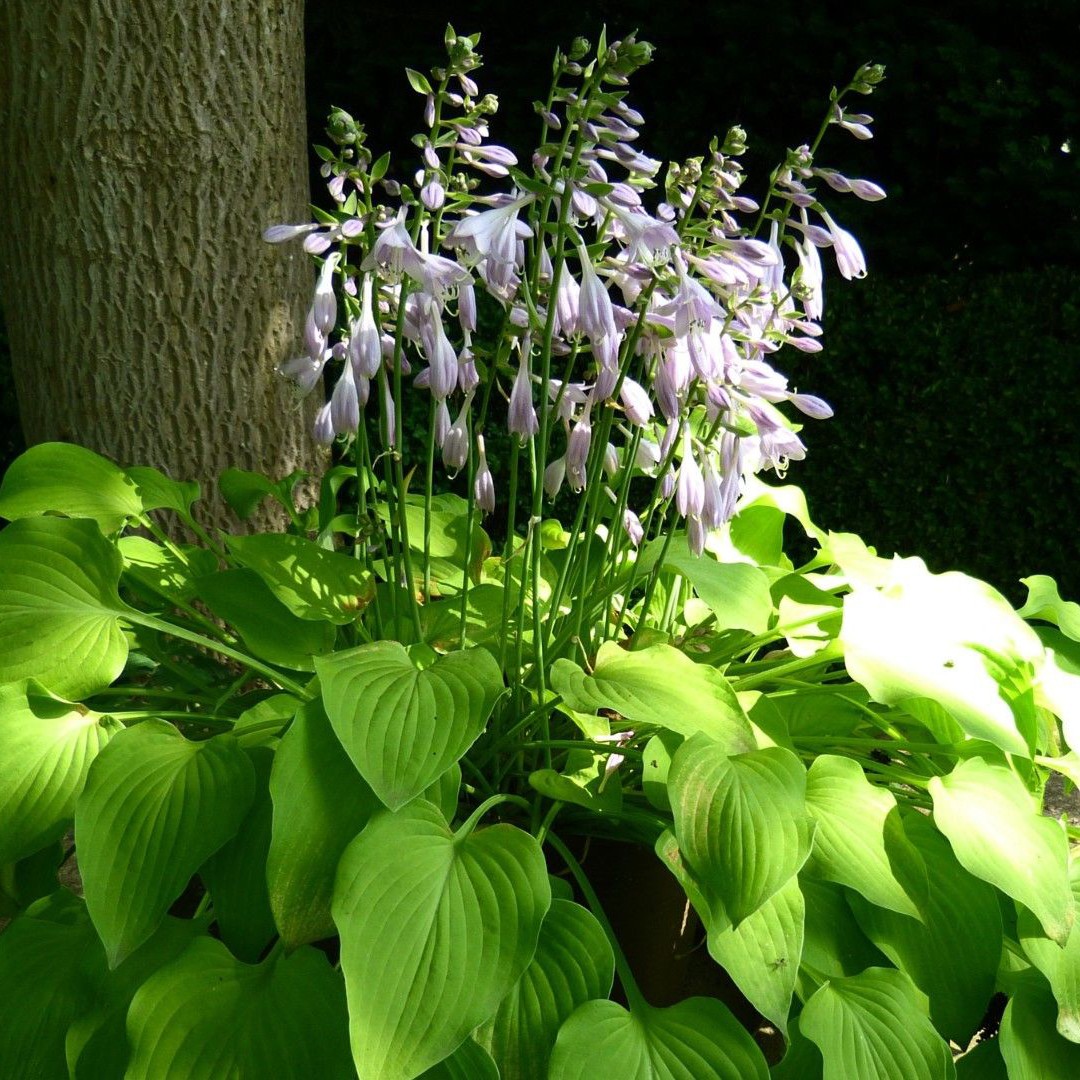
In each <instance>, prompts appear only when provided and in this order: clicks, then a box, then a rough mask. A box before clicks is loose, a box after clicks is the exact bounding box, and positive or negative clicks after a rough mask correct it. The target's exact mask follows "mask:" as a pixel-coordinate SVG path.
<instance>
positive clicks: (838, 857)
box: [806, 754, 921, 919]
mask: <svg viewBox="0 0 1080 1080" xmlns="http://www.w3.org/2000/svg"><path fill="white" fill-rule="evenodd" d="M806 808H807V810H808V811H809V812H810V816H811V817H812V818H813V819H814V820H815V821H816V822H817V832H816V833H815V835H814V849H813V851H812V852H811V855H810V862H809V864H808V869H809V870H810V872H811V873H815V874H817V875H819V876H820V877H823V878H824V879H825V880H826V881H835V882H836V883H837V884H839V885H847V886H848V887H849V888H851V889H854V890H855V891H856V892H857V893H861V894H862V895H863V896H865V897H866V898H867V900H869V901H870V902H871V903H872V904H877V905H879V906H880V907H884V908H889V909H890V910H892V911H898V912H900V913H901V914H904V915H910V916H912V917H913V918H916V919H919V918H921V916H920V914H919V909H918V907H917V905H916V903H915V900H914V899H913V898H912V897H911V896H909V895H908V893H907V892H906V891H905V890H904V887H903V886H902V885H901V884H900V881H898V880H897V876H896V872H895V870H894V864H896V863H897V862H898V861H901V860H902V861H904V862H906V863H909V864H912V865H913V867H917V865H918V863H919V861H920V860H919V856H918V854H917V853H916V852H915V851H913V850H912V848H911V844H910V843H909V842H908V840H907V837H906V836H905V835H904V827H903V825H902V824H901V823H900V812H899V809H898V808H897V805H896V799H895V798H894V796H893V795H892V793H891V792H890V791H887V790H886V789H884V788H880V787H877V786H876V785H874V784H871V783H870V781H869V780H867V778H866V774H865V773H864V772H863V770H862V767H861V766H860V765H859V764H858V763H857V762H855V761H852V759H851V758H845V757H837V756H836V755H833V754H822V755H820V756H819V757H817V758H815V759H814V763H813V765H811V766H810V770H809V773H808V774H807V778H806Z"/></svg>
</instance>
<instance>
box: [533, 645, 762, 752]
mask: <svg viewBox="0 0 1080 1080" xmlns="http://www.w3.org/2000/svg"><path fill="white" fill-rule="evenodd" d="M550 682H551V686H552V688H553V689H554V690H555V692H556V693H558V694H560V695H561V696H562V699H563V702H564V704H565V705H566V706H567V708H569V709H575V710H577V711H579V712H596V711H597V710H598V709H614V710H615V711H616V712H618V713H621V714H622V716H624V717H625V718H626V720H627V721H628V722H629V723H632V724H655V725H656V726H657V727H662V728H666V729H667V730H669V731H674V732H677V733H678V734H680V735H686V736H690V735H695V734H697V733H698V732H703V733H704V734H706V735H708V736H710V737H711V738H712V739H713V740H715V741H716V742H717V743H719V745H720V746H721V747H723V749H724V750H725V751H726V752H727V753H731V754H738V753H742V752H743V751H746V750H752V749H754V746H755V743H754V736H753V732H752V731H751V729H750V723H749V721H748V720H747V719H746V714H745V713H744V712H743V710H742V707H741V706H740V705H739V699H738V698H737V697H736V696H735V691H734V690H732V688H731V684H730V683H729V682H728V681H727V679H725V678H724V676H723V675H722V674H721V673H720V672H719V671H717V670H716V669H715V668H712V667H708V666H706V665H704V664H695V663H694V661H693V660H691V659H690V658H689V657H688V656H687V655H686V654H685V653H682V652H680V651H679V650H678V649H674V648H672V647H671V646H670V645H653V646H650V647H649V648H646V649H636V650H634V651H633V652H629V651H627V650H626V649H622V648H620V647H619V646H618V645H616V644H615V643H614V642H611V641H608V642H605V643H604V644H603V645H601V646H600V651H599V652H598V653H597V656H596V666H595V668H594V669H593V672H592V674H591V675H586V674H585V672H584V671H582V669H581V668H580V667H578V665H577V664H575V663H573V661H571V660H556V661H555V663H554V664H553V665H552V667H551V680H550Z"/></svg>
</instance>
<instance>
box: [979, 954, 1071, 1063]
mask: <svg viewBox="0 0 1080 1080" xmlns="http://www.w3.org/2000/svg"><path fill="white" fill-rule="evenodd" d="M1056 1015H1057V1004H1056V1002H1055V1001H1054V998H1053V995H1052V994H1051V993H1050V988H1049V987H1048V986H1047V985H1046V983H1045V982H1044V981H1043V980H1042V978H1040V977H1039V976H1036V975H1034V973H1031V974H1030V977H1029V978H1027V979H1025V980H1024V982H1023V983H1022V984H1021V986H1020V987H1019V988H1018V989H1017V991H1016V993H1015V994H1014V995H1013V996H1012V997H1011V998H1010V999H1009V1004H1008V1005H1007V1006H1006V1007H1005V1015H1004V1016H1002V1018H1001V1032H1000V1034H999V1035H998V1043H999V1045H1000V1046H1001V1056H1002V1057H1003V1058H1004V1059H1005V1066H1006V1068H1007V1069H1008V1074H1009V1080H1075V1078H1076V1077H1077V1076H1080V1046H1077V1045H1076V1043H1074V1042H1069V1041H1068V1040H1067V1039H1063V1038H1062V1037H1061V1036H1060V1035H1059V1034H1058V1032H1057V1030H1056V1029H1055V1026H1054V1025H1055V1019H1054V1018H1055V1016H1056Z"/></svg>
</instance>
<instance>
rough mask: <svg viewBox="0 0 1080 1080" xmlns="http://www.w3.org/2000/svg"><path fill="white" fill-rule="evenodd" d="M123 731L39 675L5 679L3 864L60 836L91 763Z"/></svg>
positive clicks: (0, 722) (0, 731)
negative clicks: (55, 692)
mask: <svg viewBox="0 0 1080 1080" xmlns="http://www.w3.org/2000/svg"><path fill="white" fill-rule="evenodd" d="M120 730H122V728H121V725H120V724H119V723H118V722H117V721H115V720H113V719H111V718H110V717H107V716H99V715H98V714H97V713H94V712H91V711H90V710H89V709H87V708H86V707H85V706H83V705H75V704H72V703H71V702H69V701H61V700H60V699H58V698H54V697H53V696H52V695H51V694H48V693H46V692H45V691H44V690H43V689H42V687H40V686H38V685H37V684H36V683H34V682H33V681H32V680H28V679H22V680H20V681H19V682H16V683H8V684H7V685H5V686H0V866H3V865H5V864H6V863H13V862H16V861H18V860H19V859H23V858H25V857H26V856H28V855H32V854H33V853H34V852H35V851H38V850H39V849H40V848H42V847H44V846H45V845H46V844H47V843H49V841H50V840H56V839H59V837H60V836H61V834H62V833H63V830H64V827H65V825H66V824H67V822H68V821H70V820H71V817H72V815H73V814H74V812H75V800H76V798H77V797H78V795H79V792H80V791H82V789H83V784H85V782H86V774H87V771H88V770H89V768H90V763H91V762H92V761H93V760H94V758H95V757H97V755H98V752H99V751H100V750H101V748H102V747H103V746H104V745H105V744H106V743H107V742H108V741H109V739H111V738H112V737H113V736H114V735H115V734H116V733H117V732H118V731H120Z"/></svg>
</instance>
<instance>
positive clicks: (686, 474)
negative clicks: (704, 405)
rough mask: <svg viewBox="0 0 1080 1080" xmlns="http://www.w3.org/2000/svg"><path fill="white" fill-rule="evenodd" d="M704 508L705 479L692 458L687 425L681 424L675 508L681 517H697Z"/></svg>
mask: <svg viewBox="0 0 1080 1080" xmlns="http://www.w3.org/2000/svg"><path fill="white" fill-rule="evenodd" d="M704 506H705V478H704V476H702V474H701V466H700V465H698V463H697V459H696V458H695V457H694V448H693V444H692V442H691V438H690V426H689V424H685V423H684V424H683V431H682V462H681V464H680V465H679V477H678V481H677V484H676V488H675V508H676V509H677V510H678V511H679V513H680V514H681V515H682V516H683V517H691V516H695V517H696V516H697V515H699V514H700V513H701V511H702V509H703V508H704Z"/></svg>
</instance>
